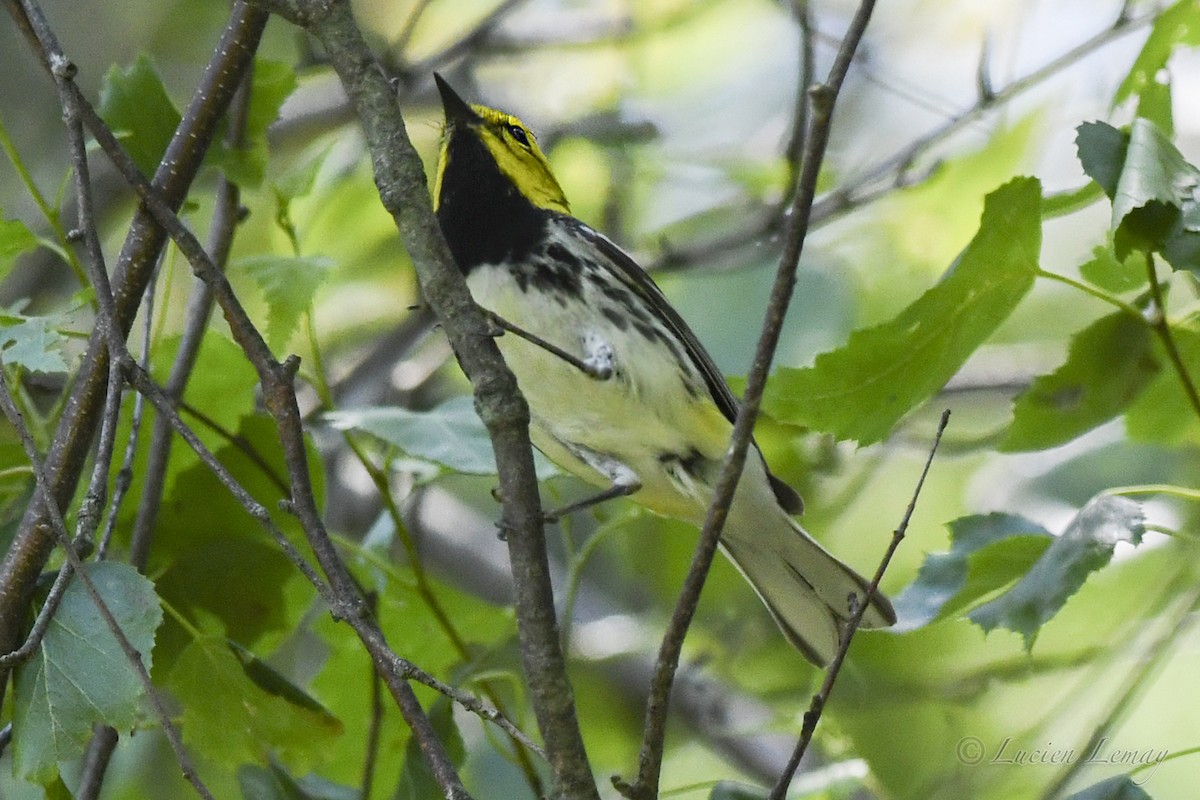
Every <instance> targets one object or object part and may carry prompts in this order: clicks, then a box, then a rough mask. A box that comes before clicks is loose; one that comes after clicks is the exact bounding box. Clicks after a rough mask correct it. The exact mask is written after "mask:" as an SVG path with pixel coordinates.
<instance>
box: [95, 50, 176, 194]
mask: <svg viewBox="0 0 1200 800" xmlns="http://www.w3.org/2000/svg"><path fill="white" fill-rule="evenodd" d="M100 116H101V117H103V118H104V121H105V122H107V123H108V124H109V127H111V128H112V129H113V132H114V133H116V134H117V137H118V138H119V139H120V140H121V143H122V144H123V145H125V149H126V150H128V151H129V155H130V157H132V158H133V161H134V163H135V164H137V165H138V168H139V169H140V170H141V171H142V174H144V175H145V176H146V177H147V178H149V177H151V176H153V175H154V172H155V170H157V169H158V164H159V161H161V160H162V156H163V153H164V152H165V151H166V149H167V144H168V143H170V141H171V137H172V136H174V135H175V129H176V128H177V127H178V126H179V121H180V119H181V117H180V114H179V110H178V109H176V108H175V104H174V103H172V102H171V98H170V97H168V96H167V90H166V88H165V87H164V86H163V82H162V78H161V77H159V74H158V71H157V70H156V69H155V67H154V64H153V62H151V61H150V59H149V58H148V57H147V56H145V55H140V56H138V57H137V60H136V61H134V62H133V64H132V65H131V66H129V67H127V68H126V69H123V70H122V69H119V68H118V67H115V66H114V67H112V68H111V69H110V70H109V71H108V74H107V75H105V76H104V85H103V86H102V87H101V88H100Z"/></svg>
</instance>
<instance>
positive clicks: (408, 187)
mask: <svg viewBox="0 0 1200 800" xmlns="http://www.w3.org/2000/svg"><path fill="white" fill-rule="evenodd" d="M261 1H262V2H264V3H265V4H266V5H267V6H268V7H270V8H271V9H272V10H274V11H276V12H277V13H280V14H282V15H284V16H286V17H287V18H288V19H290V20H291V21H292V22H294V23H296V24H298V25H300V26H302V27H304V28H305V29H307V30H308V31H309V32H310V33H312V34H313V35H314V36H316V37H317V39H319V40H320V41H321V42H322V44H323V45H324V46H325V51H326V52H327V53H328V55H329V60H330V63H331V64H332V65H333V67H334V69H335V70H336V71H337V73H338V76H339V78H340V79H341V81H342V85H343V86H344V87H345V89H346V92H347V95H348V96H349V97H350V100H351V103H352V104H353V105H354V107H355V110H356V112H357V114H358V118H359V122H360V124H361V127H362V130H363V133H364V136H365V138H366V140H367V142H368V144H369V147H370V150H371V154H372V160H373V163H374V169H375V181H376V185H377V186H378V187H379V190H380V197H381V199H382V201H383V204H384V207H385V208H386V209H387V210H388V211H389V213H391V214H392V217H393V218H394V220H395V222H396V225H397V228H398V230H399V232H400V236H401V238H402V239H403V241H404V242H405V245H406V246H407V248H408V251H409V253H410V255H411V256H412V259H413V263H414V265H415V267H416V271H417V274H418V277H419V279H420V281H421V288H422V290H423V294H424V297H425V299H426V301H427V302H428V303H429V305H430V307H431V308H432V309H433V310H434V312H435V313H436V314H437V316H438V318H439V320H440V321H441V323H442V328H443V330H445V332H446V334H447V337H448V339H449V340H450V343H451V346H452V347H453V348H454V352H455V354H456V356H457V357H458V360H459V363H460V364H461V365H462V367H463V370H464V372H465V373H466V374H467V376H468V378H470V380H471V383H472V386H473V387H474V389H475V396H476V407H477V408H478V409H479V413H480V417H481V418H482V419H483V422H484V424H485V425H486V426H487V428H488V432H489V434H490V435H491V438H492V443H493V447H494V450H495V453H496V462H497V468H498V471H499V474H500V491H501V494H502V496H503V497H504V511H503V514H504V519H503V522H502V524H503V525H504V526H505V528H506V530H508V532H509V535H508V537H507V543H508V549H509V557H510V562H511V564H512V568H513V577H514V584H515V586H516V609H517V619H518V626H517V632H518V638H519V640H520V647H521V657H522V664H523V667H524V671H525V675H526V678H527V683H528V685H529V689H530V699H531V701H532V705H533V707H534V711H535V714H536V716H537V719H538V725H539V727H540V729H541V732H542V739H543V741H545V743H546V752H547V757H548V760H549V762H550V768H551V771H552V774H553V776H554V792H555V794H556V796H558V797H562V798H587V799H588V800H591V798H598V797H599V793H598V791H597V789H596V785H595V780H594V778H593V776H592V772H591V768H590V766H589V764H588V759H587V753H586V750H585V748H584V745H583V736H582V734H581V732H580V729H579V721H578V718H577V716H576V712H575V706H574V703H573V700H572V697H573V693H572V689H571V685H570V681H569V680H568V678H567V672H566V661H565V658H564V657H563V653H562V648H561V646H560V643H559V638H558V630H557V621H556V619H555V614H554V600H553V591H552V587H551V583H550V567H549V562H548V560H547V556H546V546H545V532H544V530H543V528H542V511H541V504H540V499H539V495H538V486H537V477H536V473H535V471H534V464H533V456H532V450H531V448H530V444H529V408H528V405H527V404H526V403H525V401H524V398H523V397H522V396H521V394H520V391H519V390H518V388H517V384H516V379H515V378H514V377H513V375H512V373H511V372H510V371H509V370H508V369H507V367H505V365H504V362H503V359H502V358H501V357H500V352H499V350H498V349H497V347H496V343H495V342H494V341H493V340H492V337H491V336H490V335H489V327H490V326H488V324H487V322H486V321H485V320H484V318H483V316H482V315H481V314H480V312H479V310H478V308H477V307H476V306H475V304H474V302H473V301H472V300H471V296H470V294H469V292H468V291H467V287H466V283H465V280H464V278H463V276H462V273H461V272H460V271H459V270H458V269H457V268H456V267H455V265H454V262H453V259H452V258H451V255H450V252H449V248H448V247H447V246H446V243H445V240H444V239H443V238H442V235H441V231H440V229H439V228H438V224H437V221H436V219H435V218H434V216H433V212H432V208H431V207H430V204H429V201H428V197H429V194H428V186H427V183H426V180H425V173H424V169H423V167H422V164H421V161H420V158H419V157H418V156H417V154H416V152H415V151H414V149H413V147H412V143H411V142H410V141H409V140H408V137H407V135H406V134H405V131H404V124H403V119H402V118H401V116H400V113H399V110H398V109H397V107H396V102H395V94H394V92H393V90H392V89H391V87H390V85H389V83H388V81H387V79H386V77H385V76H384V74H383V72H382V71H381V70H380V67H379V65H378V63H377V62H376V61H375V59H374V57H373V56H372V54H371V52H370V50H369V48H368V47H367V46H366V43H365V42H364V41H363V39H362V35H361V33H360V32H359V31H358V29H357V27H356V25H355V23H354V19H353V15H352V13H351V8H350V5H349V3H347V2H344V1H341V0H339V1H338V2H313V0H261ZM266 394H267V396H268V403H270V399H269V398H270V396H271V393H270V391H269V390H268V391H267V392H266Z"/></svg>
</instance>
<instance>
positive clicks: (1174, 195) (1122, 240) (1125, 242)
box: [1076, 117, 1200, 271]
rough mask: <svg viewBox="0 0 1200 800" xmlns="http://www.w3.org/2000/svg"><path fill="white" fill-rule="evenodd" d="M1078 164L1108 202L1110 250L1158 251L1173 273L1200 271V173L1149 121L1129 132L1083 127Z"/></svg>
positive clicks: (1119, 253)
mask: <svg viewBox="0 0 1200 800" xmlns="http://www.w3.org/2000/svg"><path fill="white" fill-rule="evenodd" d="M1076 144H1077V146H1078V149H1079V160H1080V163H1081V164H1082V165H1083V169H1084V172H1086V173H1087V174H1088V175H1089V176H1090V177H1091V178H1092V179H1093V180H1095V181H1096V182H1097V183H1099V184H1100V185H1101V187H1103V188H1104V191H1105V193H1106V194H1108V195H1109V197H1111V198H1112V229H1113V248H1114V252H1115V254H1116V257H1117V258H1119V259H1125V258H1126V257H1127V256H1128V255H1129V253H1130V252H1131V251H1132V250H1141V251H1143V252H1156V251H1157V252H1161V253H1162V254H1163V255H1164V256H1165V257H1166V259H1167V261H1168V262H1170V263H1171V265H1172V266H1174V267H1175V268H1176V269H1191V270H1193V271H1198V270H1200V202H1198V200H1197V192H1198V191H1200V170H1197V169H1196V167H1194V166H1192V165H1191V164H1189V163H1188V162H1187V161H1186V159H1184V157H1183V155H1182V154H1181V153H1180V152H1179V150H1178V149H1177V148H1176V147H1175V145H1174V144H1173V143H1172V142H1171V140H1170V139H1168V138H1167V137H1166V136H1165V135H1164V134H1163V133H1162V131H1160V130H1159V129H1158V128H1157V127H1156V126H1155V125H1154V123H1152V122H1150V121H1149V120H1147V119H1143V118H1140V117H1139V118H1137V119H1135V120H1134V121H1133V125H1132V127H1131V128H1130V131H1129V133H1128V134H1125V133H1123V132H1121V131H1118V130H1116V129H1115V128H1112V127H1111V126H1109V125H1106V124H1105V123H1100V122H1093V123H1087V124H1085V125H1081V126H1080V127H1079V135H1078V137H1077V139H1076Z"/></svg>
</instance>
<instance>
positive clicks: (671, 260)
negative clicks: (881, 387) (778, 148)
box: [650, 11, 1158, 270]
mask: <svg viewBox="0 0 1200 800" xmlns="http://www.w3.org/2000/svg"><path fill="white" fill-rule="evenodd" d="M1157 16H1158V12H1157V11H1151V12H1147V13H1145V14H1142V15H1140V16H1131V15H1130V14H1128V13H1126V12H1123V13H1121V14H1120V15H1118V17H1117V19H1116V20H1115V21H1114V22H1113V23H1112V24H1111V25H1110V26H1108V27H1107V28H1105V29H1104V30H1102V31H1100V32H1099V33H1097V34H1096V35H1094V36H1092V37H1091V38H1089V39H1087V40H1085V41H1083V42H1081V43H1080V44H1078V45H1076V46H1075V47H1073V48H1071V49H1070V50H1068V51H1067V52H1066V53H1063V54H1062V55H1060V56H1058V57H1057V58H1054V59H1052V60H1050V61H1049V62H1047V63H1046V64H1043V65H1042V66H1041V67H1039V68H1037V69H1035V70H1033V71H1032V72H1030V73H1028V74H1027V75H1025V76H1023V77H1020V78H1017V79H1015V80H1013V81H1012V82H1010V83H1008V84H1007V85H1005V86H1004V87H1002V88H1000V89H995V90H994V91H992V93H991V95H990V96H984V95H980V96H979V97H978V98H977V99H976V102H975V103H974V104H973V105H972V106H971V107H970V108H966V109H963V110H962V111H960V112H959V113H957V114H955V115H954V116H953V117H951V118H950V119H947V120H946V121H945V122H944V123H942V124H941V125H938V126H937V127H935V128H933V129H932V130H930V131H928V132H926V133H925V134H924V135H922V136H920V137H919V138H917V139H915V140H913V141H912V142H910V143H909V144H908V145H906V146H905V147H903V148H902V149H900V150H898V151H896V152H895V153H893V154H892V155H890V156H888V157H886V158H884V159H882V160H880V161H878V162H877V163H875V164H874V165H872V166H870V167H868V168H867V169H865V170H863V171H862V172H860V173H859V174H858V175H856V176H853V177H850V178H848V179H847V180H846V181H844V182H843V183H842V184H841V185H839V186H838V187H837V188H836V189H833V190H831V191H829V192H827V193H826V194H824V195H822V197H821V198H820V199H819V200H818V201H816V203H815V204H814V206H813V210H812V216H811V219H810V221H809V225H810V226H811V227H817V226H820V225H823V224H825V223H827V222H831V221H832V220H834V219H836V218H838V217H840V216H842V215H843V214H846V213H849V212H851V211H854V210H855V209H858V208H861V207H862V206H864V205H866V204H868V203H871V202H874V201H875V200H877V199H879V198H880V197H882V196H884V195H886V194H888V193H890V192H892V191H893V190H895V189H897V188H901V187H903V186H907V185H909V184H910V183H913V182H915V181H913V180H912V179H911V178H910V175H911V171H912V166H913V164H915V163H916V162H917V161H919V160H920V159H921V158H922V157H923V156H924V155H925V154H927V153H929V152H930V151H932V150H933V149H934V148H936V147H937V146H938V145H940V144H942V143H943V142H945V141H947V140H948V139H950V138H951V137H953V136H954V135H955V134H957V133H958V132H959V131H961V130H963V129H964V128H966V127H968V126H969V125H971V124H972V123H974V122H976V121H977V120H978V119H980V118H981V117H983V116H984V115H986V114H987V113H988V112H990V111H992V110H993V109H995V108H997V107H999V106H1002V105H1004V104H1006V103H1008V102H1010V101H1012V100H1013V99H1015V98H1016V97H1018V96H1020V95H1022V94H1024V93H1025V92H1027V91H1029V90H1030V89H1033V88H1034V87H1036V86H1039V85H1041V84H1042V83H1044V82H1045V81H1047V80H1048V79H1050V78H1052V77H1054V76H1055V75H1058V74H1059V73H1060V72H1062V71H1063V70H1064V69H1066V68H1067V67H1069V66H1071V65H1072V64H1074V63H1076V62H1078V61H1080V60H1081V59H1083V58H1085V57H1087V56H1089V55H1091V54H1092V53H1093V52H1095V51H1097V50H1099V49H1100V48H1102V47H1104V46H1105V45H1107V44H1109V43H1110V42H1113V41H1115V40H1117V39H1119V38H1121V37H1122V36H1126V35H1128V34H1130V33H1133V32H1134V31H1136V30H1139V29H1140V28H1143V27H1145V26H1146V25H1148V24H1150V23H1151V22H1152V21H1153V20H1154V19H1155V18H1156V17H1157ZM920 177H923V176H920ZM785 208H786V204H780V205H778V206H772V207H770V208H767V209H764V210H763V213H762V214H761V215H760V216H759V217H758V218H757V219H755V220H754V221H753V222H752V223H751V224H749V225H747V226H746V227H745V228H743V229H741V230H738V231H734V232H733V233H731V234H729V235H728V236H723V237H721V238H719V239H716V240H713V241H709V242H706V243H704V244H702V245H699V246H697V247H694V248H688V249H674V250H672V251H670V252H668V253H666V254H664V255H663V257H662V258H660V259H659V260H658V262H657V263H655V264H652V265H651V266H650V268H651V270H658V269H664V270H677V269H683V268H686V267H687V266H688V265H690V264H693V263H695V262H698V261H702V260H709V259H713V258H716V257H718V256H720V255H722V254H724V253H727V252H730V251H732V250H736V249H737V248H739V247H745V246H747V245H750V244H753V243H755V242H757V241H760V240H761V239H762V238H763V237H766V236H770V235H772V234H774V233H776V232H778V231H779V230H780V228H781V227H782V226H783V224H784V221H785V219H786V217H785V214H784V210H785Z"/></svg>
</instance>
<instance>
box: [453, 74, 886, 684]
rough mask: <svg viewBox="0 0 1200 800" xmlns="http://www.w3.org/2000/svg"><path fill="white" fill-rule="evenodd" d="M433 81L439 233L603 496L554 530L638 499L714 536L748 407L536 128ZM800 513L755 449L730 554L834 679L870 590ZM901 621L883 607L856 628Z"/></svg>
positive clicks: (558, 452) (558, 434)
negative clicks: (554, 160)
mask: <svg viewBox="0 0 1200 800" xmlns="http://www.w3.org/2000/svg"><path fill="white" fill-rule="evenodd" d="M434 81H435V83H436V84H437V88H438V91H439V94H440V96H441V101H442V107H443V111H444V114H445V128H444V130H443V135H442V141H441V147H440V152H439V156H438V163H437V171H436V177H435V181H434V190H433V193H434V208H435V212H436V215H437V219H438V222H439V224H440V227H441V230H442V233H443V235H444V237H445V239H446V242H447V244H448V245H449V248H450V252H451V254H452V255H453V257H454V261H455V263H456V264H457V266H458V267H459V269H460V270H461V271H462V272H463V274H464V275H465V278H466V282H467V287H468V288H469V290H470V292H471V295H472V298H473V299H474V301H475V303H476V305H478V306H479V307H481V308H482V309H483V310H484V311H485V312H486V314H487V315H488V316H489V317H490V318H491V319H492V320H493V321H495V322H496V323H497V325H498V327H499V330H500V331H502V333H501V335H499V336H498V337H497V341H498V344H499V347H500V351H501V354H502V355H503V357H504V360H505V362H506V363H507V364H508V366H509V368H510V369H511V370H512V372H513V374H514V375H515V377H516V379H517V384H518V386H519V387H520V389H521V392H522V394H523V395H524V396H525V399H526V401H527V403H528V405H529V411H530V427H529V433H530V438H531V440H532V442H533V444H534V445H535V446H536V447H537V448H538V449H539V450H540V451H541V452H542V453H543V454H545V455H546V456H547V457H548V458H549V459H550V460H551V461H553V462H555V463H556V464H558V465H559V466H560V467H562V468H564V469H565V470H567V471H569V472H571V473H573V474H574V475H576V476H578V477H579V478H582V479H583V480H584V481H586V482H588V483H590V484H592V485H594V486H597V487H599V488H600V489H601V491H600V492H599V493H598V494H596V495H595V496H594V497H591V498H588V499H587V500H585V501H582V502H580V503H576V504H573V505H569V506H567V507H564V508H562V509H558V510H557V511H554V512H550V513H549V514H548V515H547V517H548V519H550V520H551V521H552V520H553V519H556V518H558V517H560V516H563V515H565V514H567V513H570V512H572V511H576V510H579V509H580V508H582V507H584V506H586V505H589V504H591V503H593V502H598V501H600V500H605V499H610V498H614V497H620V496H627V497H629V499H630V500H632V501H633V502H635V503H638V504H640V505H642V506H644V507H645V508H648V509H650V510H651V511H653V512H655V513H657V514H660V515H663V516H667V517H672V518H676V519H680V520H685V521H687V522H690V523H692V524H695V525H703V523H704V519H705V516H706V514H707V509H708V506H709V503H710V501H711V500H712V495H713V484H714V483H715V481H716V479H717V475H718V473H719V471H720V468H721V464H722V460H723V458H724V456H725V454H726V452H727V450H728V448H729V444H730V438H731V435H732V431H733V424H734V421H735V419H736V416H737V411H738V400H737V399H736V398H735V397H734V395H733V393H732V391H731V390H730V389H729V386H728V384H727V383H726V382H725V379H724V377H723V376H722V375H721V373H720V371H719V370H718V369H717V367H716V365H715V364H714V363H713V359H712V357H711V356H710V355H709V354H708V352H707V351H706V350H705V349H704V347H703V346H702V345H701V343H700V341H699V340H698V339H697V338H696V335H695V334H694V333H693V332H692V330H691V328H689V327H688V325H687V323H686V322H685V321H684V320H683V318H682V317H681V316H680V315H679V313H678V312H677V311H676V310H675V309H674V308H673V307H672V306H671V304H670V303H669V302H668V300H667V298H666V296H665V295H664V294H663V293H662V291H661V290H660V289H659V288H658V286H657V285H656V284H655V283H654V281H653V280H652V279H651V277H650V276H649V274H648V273H647V272H646V271H645V270H644V269H642V267H641V266H639V265H638V264H637V262H636V261H634V259H633V258H632V257H631V256H630V255H628V254H627V253H626V252H625V251H623V250H622V249H621V248H620V247H618V246H617V245H616V244H614V243H613V242H612V241H611V240H610V239H608V238H607V237H606V236H604V235H603V234H601V233H598V232H597V231H596V230H594V229H593V228H591V227H589V226H588V225H586V224H585V223H583V222H582V221H580V220H579V219H576V218H575V217H574V216H572V215H571V209H570V205H569V203H568V201H567V198H566V196H565V195H564V193H563V190H562V188H561V187H560V185H559V183H558V181H557V180H556V179H555V177H554V173H553V172H552V171H551V168H550V163H549V161H548V159H547V158H546V156H545V154H544V153H543V152H542V150H541V148H540V147H539V146H538V143H537V139H536V137H535V136H534V133H533V131H531V130H530V128H529V127H528V126H527V125H525V123H523V122H522V121H521V120H520V119H518V118H517V117H515V116H513V115H511V114H508V113H505V112H503V111H499V110H496V109H493V108H489V107H486V106H483V105H478V104H469V103H467V102H466V101H465V100H463V99H462V98H461V97H460V96H459V95H458V93H457V92H455V90H454V89H453V88H452V87H451V86H450V84H449V83H447V82H446V80H445V79H444V78H442V76H441V75H438V74H435V75H434ZM802 510H803V503H802V502H801V499H800V496H799V495H798V494H797V493H796V491H795V490H794V489H792V488H791V487H790V486H788V485H787V484H786V483H784V482H783V481H782V480H780V479H778V478H777V477H775V476H774V475H772V474H771V472H770V470H769V469H768V467H767V463H766V461H765V459H764V457H763V455H762V453H761V451H760V450H759V449H758V446H757V444H753V445H752V447H751V449H750V451H749V453H748V455H747V459H746V463H745V467H744V470H743V472H742V475H741V478H740V479H739V482H738V484H737V487H736V489H735V491H734V494H733V498H732V501H731V503H730V507H729V511H728V516H727V518H726V523H725V527H724V529H723V531H722V534H721V539H720V548H721V550H722V551H723V552H724V553H725V555H726V556H727V557H728V558H729V559H730V561H732V562H733V564H734V566H736V567H737V569H738V570H739V571H740V572H741V574H742V575H743V576H744V577H745V578H746V580H747V581H748V582H749V583H750V585H751V586H752V587H753V588H754V590H755V591H756V592H757V593H758V595H759V597H760V598H761V599H762V601H763V602H764V603H765V605H766V607H767V609H768V610H769V611H770V613H771V615H772V616H773V617H774V619H775V621H776V622H777V623H778V625H779V628H780V630H781V631H782V632H783V635H784V636H785V637H786V639H787V640H788V641H789V642H790V643H791V644H792V645H793V646H794V647H795V648H796V649H797V650H798V651H799V652H800V653H801V654H802V655H803V656H804V657H805V658H806V659H808V660H809V661H810V662H812V663H813V664H815V665H817V666H825V665H827V664H828V663H829V662H830V661H831V660H832V659H833V658H834V656H835V654H836V652H837V650H838V646H839V639H840V636H841V633H842V631H843V629H844V626H845V625H846V622H847V621H848V620H849V619H850V618H851V616H852V615H853V613H854V612H855V610H856V607H857V604H858V603H860V602H861V601H862V598H863V597H864V596H865V595H866V592H867V589H868V585H869V584H868V582H867V581H866V580H865V579H864V578H863V577H862V576H861V575H859V574H858V573H857V572H855V571H854V569H852V568H851V567H849V566H848V565H846V564H845V563H843V562H842V561H840V560H839V559H838V558H836V557H835V556H834V555H832V554H831V553H829V552H828V551H827V550H826V549H825V548H824V547H822V546H821V545H820V544H818V543H817V542H816V541H815V540H814V539H813V538H812V537H811V536H810V535H809V534H808V533H807V532H806V531H805V530H804V528H803V527H801V525H800V524H799V522H797V521H796V519H794V515H796V514H798V513H800V512H801V511H802ZM895 621H896V615H895V612H894V611H893V609H892V606H891V603H890V602H889V601H888V599H887V598H886V597H885V596H884V595H883V594H882V593H876V594H875V595H874V597H873V599H872V601H871V603H870V605H869V606H868V607H867V608H866V609H865V610H864V612H863V617H862V621H861V625H862V627H866V628H884V627H887V626H889V625H892V624H894V623H895Z"/></svg>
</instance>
